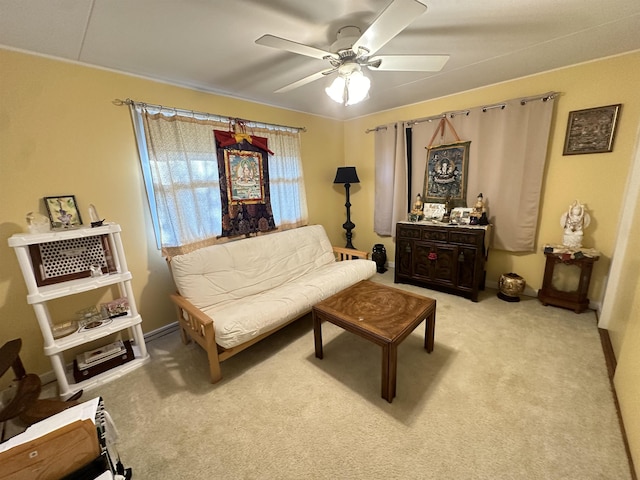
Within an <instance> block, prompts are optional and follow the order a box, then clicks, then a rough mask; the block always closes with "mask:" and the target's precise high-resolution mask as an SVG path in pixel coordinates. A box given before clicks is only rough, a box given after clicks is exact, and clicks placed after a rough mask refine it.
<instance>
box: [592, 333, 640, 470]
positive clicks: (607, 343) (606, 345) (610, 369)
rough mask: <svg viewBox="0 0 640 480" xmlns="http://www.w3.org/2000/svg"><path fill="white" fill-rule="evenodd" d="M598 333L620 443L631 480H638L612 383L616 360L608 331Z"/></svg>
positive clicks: (614, 387)
mask: <svg viewBox="0 0 640 480" xmlns="http://www.w3.org/2000/svg"><path fill="white" fill-rule="evenodd" d="M598 333H600V343H601V344H602V351H603V353H604V359H605V362H606V364H607V373H608V374H609V384H610V385H611V393H612V394H613V402H614V404H615V406H616V412H617V413H618V423H619V424H620V431H621V433H622V441H623V443H624V449H625V451H626V452H627V460H628V461H629V470H630V472H631V479H632V480H638V476H637V475H636V469H635V467H634V465H633V458H632V456H631V448H630V447H629V440H628V439H627V431H626V430H625V428H624V420H623V418H622V412H621V411H620V403H619V402H618V395H617V393H616V386H615V384H614V382H613V377H614V375H615V373H616V367H617V364H618V362H617V360H616V356H615V353H614V351H613V346H612V345H611V338H610V337H609V331H608V330H606V329H604V328H598Z"/></svg>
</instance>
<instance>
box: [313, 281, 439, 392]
mask: <svg viewBox="0 0 640 480" xmlns="http://www.w3.org/2000/svg"><path fill="white" fill-rule="evenodd" d="M312 315H313V336H314V340H315V347H316V357H317V358H323V354H322V321H323V320H326V321H328V322H331V323H333V324H334V325H337V326H339V327H342V328H344V329H345V330H347V331H349V332H352V333H355V334H356V335H359V336H361V337H362V338H366V339H367V340H370V341H371V342H373V343H375V344H377V345H380V346H381V347H382V398H384V399H385V400H387V401H388V402H389V403H391V402H392V401H393V398H394V397H395V396H396V371H397V367H398V362H397V357H398V345H399V344H400V343H401V342H402V341H403V340H404V339H405V338H407V336H409V334H410V333H411V332H412V331H413V330H415V328H416V327H417V326H418V325H420V324H421V323H422V321H423V320H426V328H425V335H424V348H425V349H426V350H427V352H429V353H431V352H432V351H433V338H434V334H435V328H436V301H435V300H434V299H432V298H426V297H422V296H420V295H415V294H413V293H409V292H405V291H402V290H399V289H397V288H392V287H387V286H385V285H382V284H379V283H374V282H371V281H369V280H364V281H362V282H359V283H356V284H355V285H353V286H351V287H349V288H346V289H344V290H342V291H341V292H339V293H336V294H335V295H333V296H331V297H329V298H327V299H326V300H323V301H322V302H320V303H318V304H317V305H315V306H314V307H313V309H312Z"/></svg>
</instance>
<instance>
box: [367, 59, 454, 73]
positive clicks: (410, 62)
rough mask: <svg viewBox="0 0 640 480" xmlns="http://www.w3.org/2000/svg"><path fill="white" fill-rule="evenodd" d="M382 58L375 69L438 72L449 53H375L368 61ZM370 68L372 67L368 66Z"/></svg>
mask: <svg viewBox="0 0 640 480" xmlns="http://www.w3.org/2000/svg"><path fill="white" fill-rule="evenodd" d="M376 60H382V62H381V63H380V66H379V67H377V68H376V67H373V68H374V69H375V70H382V71H393V72H439V71H440V70H442V68H443V67H444V65H445V63H447V61H448V60H449V55H376V56H375V57H373V58H370V59H369V61H370V62H375V61H376ZM370 68H372V67H371V66H370Z"/></svg>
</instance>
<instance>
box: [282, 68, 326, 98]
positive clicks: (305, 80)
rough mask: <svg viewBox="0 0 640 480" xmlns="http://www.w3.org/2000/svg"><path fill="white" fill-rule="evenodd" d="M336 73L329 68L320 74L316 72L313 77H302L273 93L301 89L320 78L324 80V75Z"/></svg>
mask: <svg viewBox="0 0 640 480" xmlns="http://www.w3.org/2000/svg"><path fill="white" fill-rule="evenodd" d="M336 71H338V69H337V68H330V69H328V70H322V71H321V72H316V73H314V74H313V75H309V76H308V77H304V78H301V79H300V80H298V81H296V82H293V83H290V84H289V85H285V86H284V87H282V88H279V89H278V90H276V91H275V92H274V93H285V92H288V91H290V90H293V89H294V88H298V87H301V86H303V85H306V84H307V83H311V82H315V81H316V80H320V79H321V78H324V77H325V76H326V75H329V74H330V73H333V72H336Z"/></svg>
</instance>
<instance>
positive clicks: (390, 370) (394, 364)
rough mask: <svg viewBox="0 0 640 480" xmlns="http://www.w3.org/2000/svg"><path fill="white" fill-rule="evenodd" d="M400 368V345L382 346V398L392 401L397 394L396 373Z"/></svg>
mask: <svg viewBox="0 0 640 480" xmlns="http://www.w3.org/2000/svg"><path fill="white" fill-rule="evenodd" d="M397 370H398V346H397V345H393V344H390V343H388V344H386V345H383V346H382V398H384V399H385V400H386V401H387V402H389V403H391V402H392V401H393V398H394V397H395V396H396V373H397Z"/></svg>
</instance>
